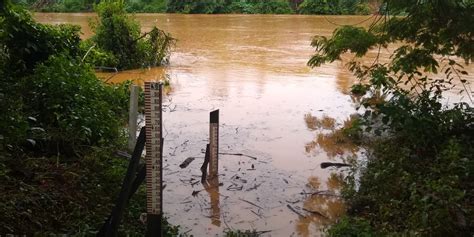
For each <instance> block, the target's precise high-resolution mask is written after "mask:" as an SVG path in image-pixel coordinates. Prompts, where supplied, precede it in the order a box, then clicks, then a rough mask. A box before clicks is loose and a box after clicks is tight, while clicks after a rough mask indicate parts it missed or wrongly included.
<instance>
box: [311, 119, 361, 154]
mask: <svg viewBox="0 0 474 237" xmlns="http://www.w3.org/2000/svg"><path fill="white" fill-rule="evenodd" d="M355 119H356V116H351V117H349V118H348V119H346V120H345V121H344V122H343V126H342V127H341V128H339V129H335V123H336V120H335V119H334V118H331V117H329V116H327V115H323V116H322V117H321V118H318V117H316V116H313V115H311V114H306V115H305V116H304V120H305V123H306V126H307V127H308V129H310V130H312V131H314V130H318V131H319V132H318V134H317V135H316V137H315V138H314V139H313V140H312V141H311V142H308V143H306V145H305V152H306V153H307V154H313V155H317V154H318V153H320V152H321V150H322V151H324V152H325V153H326V154H327V156H328V158H332V159H333V158H335V157H340V156H343V155H345V154H349V155H355V154H356V153H357V152H358V151H359V147H358V146H357V145H356V144H354V143H353V142H352V141H351V140H350V139H349V138H347V137H346V136H345V135H344V128H349V127H351V126H352V124H353V122H354V120H355Z"/></svg>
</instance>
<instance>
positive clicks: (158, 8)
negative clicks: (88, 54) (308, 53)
mask: <svg viewBox="0 0 474 237" xmlns="http://www.w3.org/2000/svg"><path fill="white" fill-rule="evenodd" d="M15 2H16V3H17V4H22V5H24V6H27V7H30V8H32V9H33V10H36V11H46V12H87V11H93V8H94V5H95V4H98V3H99V2H100V0H15ZM125 3H126V10H127V12H133V13H139V12H148V13H165V12H166V13H185V14H229V13H234V14H327V15H353V14H356V15H361V14H362V15H366V14H369V13H370V12H371V11H372V9H371V6H376V5H377V4H376V3H377V0H127V1H126V2H125Z"/></svg>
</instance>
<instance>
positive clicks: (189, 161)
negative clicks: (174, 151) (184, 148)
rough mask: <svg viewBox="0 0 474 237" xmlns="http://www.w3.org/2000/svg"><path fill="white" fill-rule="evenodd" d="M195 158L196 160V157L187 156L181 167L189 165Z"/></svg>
mask: <svg viewBox="0 0 474 237" xmlns="http://www.w3.org/2000/svg"><path fill="white" fill-rule="evenodd" d="M193 160H194V157H188V158H186V160H184V161H183V163H181V164H180V165H179V168H181V169H184V168H186V167H188V165H189V164H191V162H193Z"/></svg>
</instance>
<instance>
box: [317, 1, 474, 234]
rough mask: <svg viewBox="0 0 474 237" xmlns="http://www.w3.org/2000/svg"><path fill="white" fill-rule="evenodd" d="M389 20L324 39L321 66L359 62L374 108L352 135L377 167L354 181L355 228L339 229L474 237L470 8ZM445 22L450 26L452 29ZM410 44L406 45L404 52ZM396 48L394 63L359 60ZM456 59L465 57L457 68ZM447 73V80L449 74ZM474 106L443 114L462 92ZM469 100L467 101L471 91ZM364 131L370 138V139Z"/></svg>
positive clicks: (441, 6) (364, 96) (361, 86)
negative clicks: (344, 58) (452, 93)
mask: <svg viewBox="0 0 474 237" xmlns="http://www.w3.org/2000/svg"><path fill="white" fill-rule="evenodd" d="M384 2H385V5H384V11H385V13H386V14H389V13H390V14H393V15H405V17H393V18H389V19H388V18H385V16H380V17H378V18H377V19H374V23H373V24H372V27H370V28H369V29H364V28H358V27H354V26H344V27H342V28H339V29H337V30H336V31H335V32H334V34H333V36H332V38H330V39H328V38H325V37H322V36H319V37H315V38H314V41H313V43H312V45H313V46H314V47H315V48H316V54H315V55H314V56H313V57H312V58H311V59H310V61H309V62H308V64H309V65H311V66H319V65H321V64H322V63H326V62H333V61H335V60H339V59H340V56H341V54H344V53H351V54H352V55H353V56H354V58H353V59H352V60H350V61H349V62H348V66H349V69H350V70H351V71H352V72H353V73H354V75H355V76H356V77H357V78H358V79H359V80H360V81H359V83H358V84H356V85H354V87H353V94H354V95H355V96H358V97H359V98H358V101H360V104H359V106H361V107H363V108H364V113H363V115H361V122H360V123H359V124H358V125H357V126H358V127H359V128H358V129H354V130H352V131H348V132H350V133H348V134H351V136H352V137H355V138H357V139H359V141H360V142H361V143H362V144H363V145H364V146H366V149H367V151H368V155H367V156H368V157H367V159H368V160H367V162H366V163H365V162H361V163H360V164H358V165H357V166H355V167H354V169H353V170H352V173H351V174H350V175H348V176H347V179H346V181H347V187H346V189H345V191H344V196H345V198H346V199H347V202H348V204H349V212H348V214H349V219H347V220H350V221H346V222H341V223H339V224H336V225H335V226H334V227H332V228H331V230H330V233H333V235H334V236H346V235H345V234H344V233H345V232H340V231H339V230H341V229H343V230H350V229H351V228H353V229H357V228H358V222H353V221H352V220H354V219H358V220H360V221H363V222H364V223H367V224H370V226H371V228H372V229H373V230H374V231H376V232H379V233H387V235H394V236H399V235H401V236H413V235H421V236H451V235H453V236H469V235H471V234H472V230H473V228H474V205H473V203H472V202H473V200H474V192H473V191H472V190H473V184H474V175H473V174H474V156H473V154H474V149H473V147H474V142H473V141H474V109H473V108H472V103H473V101H472V98H471V94H472V91H470V90H469V89H468V87H466V85H464V83H466V78H465V76H466V75H467V72H465V71H464V70H463V65H461V64H460V63H459V62H458V61H460V60H464V61H465V62H466V63H470V61H471V60H472V59H473V52H474V51H473V50H472V39H471V38H469V37H467V38H466V37H464V36H465V35H469V34H472V30H470V29H468V25H470V24H471V22H470V20H468V19H471V18H469V17H468V16H470V15H471V14H472V10H473V5H472V4H469V3H468V2H466V1H436V2H430V1H422V2H417V3H416V4H411V3H408V2H404V1H395V0H386V1H384ZM440 22H443V23H442V24H441V23H440ZM400 42H404V43H403V44H401V45H400ZM392 43H396V44H397V47H398V48H397V49H395V50H394V52H393V54H392V55H391V57H390V60H391V61H389V62H380V60H378V58H376V59H375V60H373V61H372V60H371V62H370V64H364V63H363V62H361V60H359V59H358V58H360V57H363V56H365V55H366V53H367V52H368V50H369V49H374V48H375V49H376V48H379V49H381V48H387V47H388V45H389V44H392ZM454 57H457V58H456V59H454ZM440 69H442V70H440ZM454 83H459V85H461V86H462V87H464V88H465V89H464V90H465V91H464V93H465V95H466V96H467V99H468V100H469V102H457V103H451V104H447V105H446V104H445V105H443V103H445V102H442V101H443V95H444V92H445V91H447V90H453V84H454ZM466 90H467V91H466ZM361 129H363V130H364V131H363V132H361Z"/></svg>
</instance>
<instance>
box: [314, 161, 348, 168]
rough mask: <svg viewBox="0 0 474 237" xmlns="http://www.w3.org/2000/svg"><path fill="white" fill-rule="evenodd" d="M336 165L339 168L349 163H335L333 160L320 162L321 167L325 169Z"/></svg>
mask: <svg viewBox="0 0 474 237" xmlns="http://www.w3.org/2000/svg"><path fill="white" fill-rule="evenodd" d="M331 166H332V167H336V168H341V167H349V166H350V165H348V164H344V163H335V162H323V163H321V169H326V168H327V167H331Z"/></svg>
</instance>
